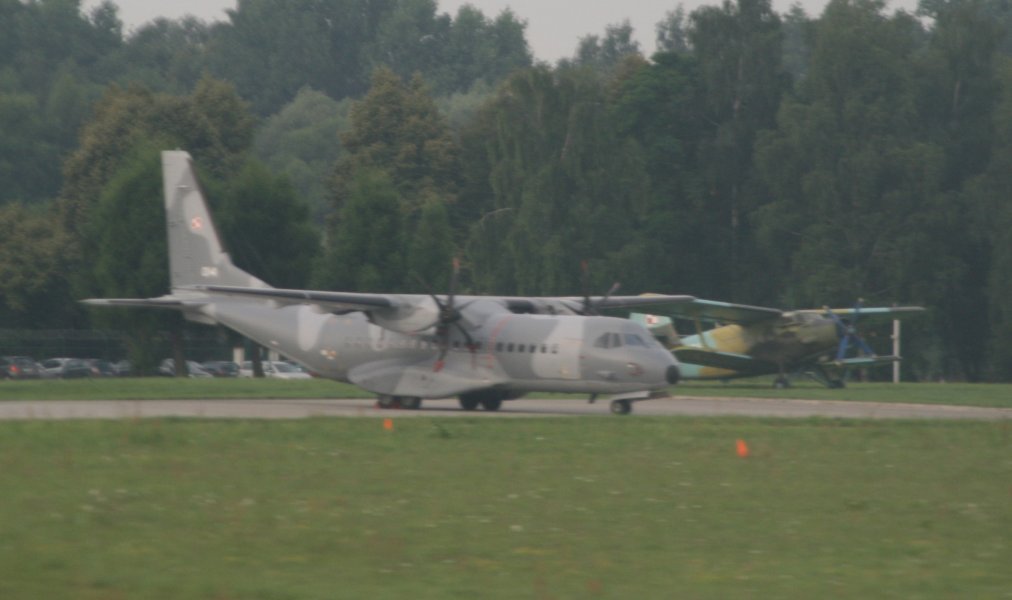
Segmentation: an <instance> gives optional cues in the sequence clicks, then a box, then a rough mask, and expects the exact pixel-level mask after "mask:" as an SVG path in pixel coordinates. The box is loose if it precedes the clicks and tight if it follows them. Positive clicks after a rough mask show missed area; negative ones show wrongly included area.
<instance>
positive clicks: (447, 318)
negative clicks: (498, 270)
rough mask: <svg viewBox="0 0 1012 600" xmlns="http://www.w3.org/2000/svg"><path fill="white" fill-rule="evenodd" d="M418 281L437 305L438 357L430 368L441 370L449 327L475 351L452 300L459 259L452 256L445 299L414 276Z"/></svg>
mask: <svg viewBox="0 0 1012 600" xmlns="http://www.w3.org/2000/svg"><path fill="white" fill-rule="evenodd" d="M416 278H417V279H418V282H419V283H421V284H422V286H423V287H424V288H425V289H426V291H427V292H428V294H429V297H431V298H432V300H433V301H434V302H435V303H436V306H437V307H439V315H438V317H437V320H436V339H437V340H438V344H439V357H438V358H436V364H435V365H434V366H433V368H432V370H433V371H435V372H437V373H438V372H439V371H442V370H443V366H444V365H445V364H446V362H445V361H446V353H447V352H449V350H450V327H456V328H457V331H459V332H460V333H461V334H462V335H463V336H464V339H466V340H467V348H468V350H470V351H471V353H472V354H473V353H474V351H475V344H474V340H473V339H472V338H471V334H469V333H468V332H467V329H465V328H464V326H463V325H461V324H460V319H461V317H462V315H461V314H460V311H459V310H458V309H457V307H456V306H455V305H454V301H455V299H456V297H457V282H458V280H459V279H460V259H459V258H456V257H454V259H453V270H452V271H451V272H450V293H449V294H448V295H447V296H446V301H445V302H443V301H442V300H440V299H439V297H438V296H436V295H435V294H434V293H433V292H432V288H431V286H429V284H428V283H427V282H426V281H425V280H423V279H422V278H421V277H418V276H416Z"/></svg>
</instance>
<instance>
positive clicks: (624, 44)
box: [562, 20, 642, 70]
mask: <svg viewBox="0 0 1012 600" xmlns="http://www.w3.org/2000/svg"><path fill="white" fill-rule="evenodd" d="M635 55H642V51H641V50H640V44H639V42H637V41H636V40H635V39H633V28H632V25H630V24H629V21H628V20H626V21H623V22H621V23H618V24H613V25H608V26H606V27H605V29H604V37H603V38H602V37H600V36H597V35H585V36H583V37H582V38H580V42H579V44H578V45H577V48H576V57H575V58H574V59H573V60H572V61H562V63H563V64H564V65H580V66H585V67H594V68H596V69H601V70H607V69H611V68H614V67H617V66H618V65H619V64H620V63H621V62H622V61H623V60H624V59H625V58H626V57H628V56H635Z"/></svg>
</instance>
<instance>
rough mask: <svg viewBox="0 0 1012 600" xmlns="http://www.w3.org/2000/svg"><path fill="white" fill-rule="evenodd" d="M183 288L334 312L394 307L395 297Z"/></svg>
mask: <svg viewBox="0 0 1012 600" xmlns="http://www.w3.org/2000/svg"><path fill="white" fill-rule="evenodd" d="M185 289H188V290H194V291H200V292H213V293H216V294H223V295H225V296H245V297H250V298H262V299H265V300H273V301H275V302H278V303H279V304H316V305H318V306H321V307H323V308H326V309H327V310H329V311H330V312H333V313H336V314H344V313H349V312H353V311H359V310H361V311H370V310H380V309H384V308H397V307H398V306H399V305H400V303H399V302H398V301H397V296H394V295H390V294H363V293H353V292H326V291H317V290H290V289H279V288H258V287H241V286H230V285H202V286H190V287H187V288H185Z"/></svg>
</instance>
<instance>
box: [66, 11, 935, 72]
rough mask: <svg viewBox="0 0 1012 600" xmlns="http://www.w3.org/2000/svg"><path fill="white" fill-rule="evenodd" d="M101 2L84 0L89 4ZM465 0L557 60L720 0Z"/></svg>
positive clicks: (643, 38) (647, 31)
mask: <svg viewBox="0 0 1012 600" xmlns="http://www.w3.org/2000/svg"><path fill="white" fill-rule="evenodd" d="M798 1H799V2H800V4H801V5H802V7H804V9H805V12H807V13H808V14H809V15H812V16H818V15H819V14H820V13H821V12H822V9H823V7H824V6H825V5H826V1H827V0H798ZM99 2H100V0H84V6H85V7H86V8H90V7H92V6H95V5H97V4H99ZM794 2H795V0H773V8H774V10H776V11H777V12H780V13H784V12H787V10H788V9H789V8H790V6H791V4H794ZM887 2H888V6H889V8H890V9H892V10H895V9H904V10H907V11H910V12H913V10H914V9H915V8H916V7H917V0H887ZM113 3H114V4H117V5H118V6H119V7H120V11H119V15H120V19H121V20H122V21H123V23H124V25H125V27H126V30H127V31H130V29H132V28H134V27H137V26H138V25H141V24H143V23H145V22H147V21H150V20H152V19H154V18H156V17H159V16H164V17H168V18H170V19H176V18H179V17H182V16H183V15H186V14H191V15H194V16H196V17H198V18H201V19H204V20H224V19H226V18H227V17H226V15H225V9H227V8H235V6H236V1H235V0H173V1H172V2H152V0H113ZM462 4H472V5H474V6H476V7H478V8H479V9H480V10H481V11H482V12H484V13H485V15H487V16H489V17H493V16H495V15H498V14H499V13H500V12H501V11H502V10H503V9H505V8H507V7H509V8H512V9H513V12H514V13H515V14H516V15H517V16H518V17H520V18H521V19H525V20H526V21H527V41H528V42H530V44H531V50H532V51H533V52H534V57H535V58H536V59H537V60H544V61H548V62H552V63H554V62H555V61H556V60H558V59H560V58H562V57H568V56H572V55H573V54H574V53H575V50H576V45H577V43H578V41H579V39H580V38H581V37H582V36H585V35H588V34H601V33H603V32H604V28H605V26H606V25H610V24H613V23H620V22H622V21H623V20H626V19H628V20H629V22H630V23H631V24H632V26H633V28H634V29H635V31H636V37H637V39H638V41H639V43H640V47H641V48H642V49H643V51H644V52H645V53H646V54H647V55H648V56H649V55H650V54H651V53H652V52H653V49H654V26H655V25H656V24H657V23H658V22H659V21H660V20H661V19H663V18H664V15H665V14H666V13H667V12H668V11H670V10H673V9H674V8H675V7H677V6H678V5H679V4H681V5H683V6H684V7H685V12H686V13H690V12H692V11H693V10H694V9H695V8H697V7H698V6H701V5H705V4H713V5H717V4H720V2H719V1H718V0H682V1H681V2H680V1H679V0H439V10H440V12H448V13H450V14H453V15H455V14H456V13H457V9H458V8H459V7H460V6H461V5H462Z"/></svg>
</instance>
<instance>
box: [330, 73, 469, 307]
mask: <svg viewBox="0 0 1012 600" xmlns="http://www.w3.org/2000/svg"><path fill="white" fill-rule="evenodd" d="M351 117H352V128H351V130H350V131H348V132H347V133H345V134H344V135H343V136H342V137H341V141H342V143H343V145H344V148H345V151H346V153H345V154H344V155H343V156H342V157H341V159H340V160H339V161H338V162H337V165H336V167H335V169H334V179H333V185H334V198H335V204H334V212H333V218H332V220H331V223H330V237H329V240H328V252H329V253H330V254H331V256H329V257H328V258H327V259H326V260H324V261H323V262H322V263H321V268H322V270H321V272H320V273H319V275H318V277H317V280H318V281H321V282H326V283H327V284H328V285H333V286H344V287H346V288H347V284H346V283H344V282H345V281H347V280H352V281H355V280H365V281H367V282H373V281H384V282H389V283H390V284H392V286H397V287H399V288H400V289H417V283H416V282H415V279H414V278H415V276H420V277H421V278H423V279H425V280H426V281H434V280H437V279H438V278H439V277H441V276H442V274H443V273H444V272H445V270H446V269H448V267H446V268H444V269H440V270H439V271H438V272H435V273H433V272H421V273H419V272H414V273H410V274H406V273H405V272H404V271H403V268H402V267H398V268H393V267H391V268H390V269H389V270H387V271H380V274H381V275H380V279H376V278H375V277H372V276H370V277H365V276H364V275H351V276H349V275H348V274H347V273H346V270H345V269H346V268H348V267H351V268H361V269H372V268H373V267H372V266H370V264H368V263H369V262H370V261H372V260H373V259H371V258H368V257H367V258H365V260H366V263H362V259H361V258H360V259H359V260H358V264H357V265H356V263H355V262H354V261H353V262H352V263H351V264H349V265H347V266H344V265H342V264H341V260H342V259H340V258H339V257H346V256H347V254H346V253H345V252H346V249H347V246H342V244H345V242H343V241H342V240H343V239H344V238H351V237H354V236H356V235H363V234H362V233H360V232H350V231H349V225H348V224H347V223H345V222H344V221H345V219H347V218H350V217H351V216H352V215H361V214H363V211H364V210H365V209H363V208H362V207H361V206H357V207H356V208H355V209H354V210H350V209H349V210H346V209H345V208H344V207H345V205H346V204H347V203H348V202H350V201H352V200H354V201H355V202H356V203H357V204H362V203H364V202H367V201H368V198H377V200H376V201H377V202H379V203H380V204H381V206H382V207H383V210H389V208H390V207H389V204H388V202H387V201H388V200H389V194H388V190H387V187H388V186H393V188H394V190H395V192H396V197H397V211H398V213H399V214H398V216H397V219H396V221H397V223H398V225H397V227H392V226H389V227H388V226H387V225H386V220H384V221H383V224H380V225H379V226H380V227H381V228H382V230H383V231H382V236H383V237H381V239H382V243H383V244H385V245H386V246H387V247H389V248H390V249H391V250H392V251H394V252H396V253H398V254H400V255H402V256H403V255H406V254H407V253H408V252H410V250H411V248H412V244H413V241H412V240H415V239H416V238H417V237H418V235H420V233H419V228H420V227H421V224H422V223H423V222H425V221H424V220H423V219H422V216H423V214H425V213H426V211H427V210H432V208H431V207H429V209H426V207H427V206H429V205H431V204H433V203H439V204H452V203H453V202H454V201H455V199H456V194H457V178H458V172H457V164H458V163H457V144H456V142H455V141H454V139H453V137H452V135H451V133H450V130H449V127H448V126H447V125H446V121H445V120H444V119H443V117H442V115H441V114H440V113H439V111H438V110H437V109H436V106H435V103H434V102H433V101H432V98H431V97H430V96H429V94H428V92H427V90H426V88H425V86H424V85H423V83H422V81H421V79H420V78H419V77H417V76H416V77H413V78H412V79H411V81H410V82H407V83H404V82H402V81H401V80H400V78H398V77H397V75H396V74H394V73H393V71H391V70H389V69H385V68H383V69H378V70H377V71H376V73H375V74H374V75H373V85H372V87H371V88H370V90H369V93H368V94H367V95H366V97H365V98H364V99H363V100H362V101H361V102H359V103H356V104H355V106H354V107H353V108H352V112H351ZM374 171H382V172H383V173H384V174H385V178H383V177H379V176H378V175H376V174H375V173H373V172H374ZM370 214H372V213H370ZM391 218H392V217H391ZM363 226H365V225H362V224H361V223H360V222H357V221H356V222H355V224H353V225H352V227H356V228H358V227H363ZM428 226H429V225H426V227H428ZM394 232H396V236H393V237H391V236H392V235H393V233H394ZM445 237H447V238H448V239H451V241H452V237H451V236H450V235H449V231H447V232H446V233H445ZM425 247H426V248H432V249H433V251H438V256H437V257H436V258H432V259H429V258H426V259H422V258H421V257H415V259H416V261H415V262H414V263H413V264H412V266H420V265H431V264H433V263H434V262H436V261H437V260H442V259H443V257H444V256H445V253H443V251H442V250H440V249H439V246H438V245H426V246H425ZM384 256H385V254H384ZM376 260H380V261H381V262H383V263H384V264H386V263H388V262H389V261H388V260H387V259H386V258H382V259H376ZM400 264H401V265H402V266H403V264H404V263H403V262H401V263H400Z"/></svg>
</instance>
